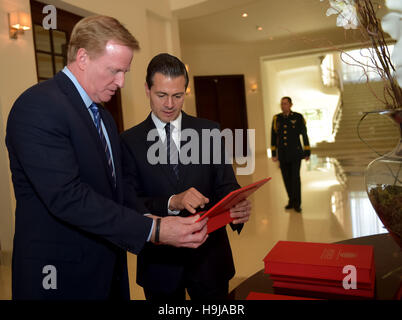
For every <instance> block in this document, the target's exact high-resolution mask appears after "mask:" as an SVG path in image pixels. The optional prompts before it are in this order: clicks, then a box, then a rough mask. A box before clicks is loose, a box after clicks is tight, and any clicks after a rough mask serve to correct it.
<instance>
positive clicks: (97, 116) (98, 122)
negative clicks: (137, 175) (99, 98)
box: [89, 103, 116, 188]
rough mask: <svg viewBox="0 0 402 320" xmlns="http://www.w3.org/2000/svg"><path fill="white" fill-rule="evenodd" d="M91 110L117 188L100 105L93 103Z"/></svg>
mask: <svg viewBox="0 0 402 320" xmlns="http://www.w3.org/2000/svg"><path fill="white" fill-rule="evenodd" d="M89 109H90V110H91V112H92V114H93V116H94V123H95V126H96V130H98V133H99V137H100V139H101V142H102V146H103V149H104V151H105V154H106V160H107V165H108V167H109V171H110V173H111V175H112V178H113V182H114V187H115V188H116V175H115V172H114V170H113V164H112V155H111V153H110V150H109V147H108V145H107V142H106V138H105V135H104V134H103V130H102V126H101V116H100V113H99V108H98V105H97V104H96V103H92V104H91V105H90V106H89Z"/></svg>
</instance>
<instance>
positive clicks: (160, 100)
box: [122, 54, 251, 301]
mask: <svg viewBox="0 0 402 320" xmlns="http://www.w3.org/2000/svg"><path fill="white" fill-rule="evenodd" d="M187 85H188V75H187V71H186V68H185V66H184V64H183V63H182V62H181V61H180V60H179V59H178V58H176V57H174V56H171V55H169V54H159V55H157V56H156V57H154V58H153V59H152V60H151V62H150V63H149V65H148V69H147V80H146V84H145V87H146V94H147V96H148V97H149V99H150V106H151V110H152V112H151V113H150V115H149V116H148V118H147V119H146V120H145V121H143V122H142V123H140V124H139V125H137V126H135V127H133V128H131V129H130V130H128V131H126V132H124V133H123V134H122V152H123V172H124V179H125V182H126V184H125V185H126V187H125V201H126V203H127V205H129V206H135V204H136V202H135V197H134V198H133V197H132V195H135V194H137V193H138V197H139V198H140V199H142V200H143V202H144V204H145V206H146V207H147V208H148V209H149V211H151V212H153V213H154V214H156V215H159V216H161V217H166V216H170V215H180V216H188V215H191V214H194V213H195V212H196V210H197V209H199V208H204V209H207V208H208V207H210V206H212V205H214V204H215V203H216V202H218V201H219V200H220V199H221V198H223V197H224V196H226V195H227V194H228V193H229V192H231V191H233V190H235V189H238V188H239V185H238V183H237V181H236V178H235V175H234V172H233V168H232V166H231V165H230V164H226V163H225V157H224V154H223V152H222V150H221V149H219V153H222V154H219V158H220V159H221V161H213V159H210V158H209V157H208V160H211V161H205V162H204V161H203V160H205V157H203V154H204V153H205V152H207V151H208V152H209V151H211V153H210V156H211V158H213V157H214V155H213V149H215V150H216V148H214V146H212V145H211V144H210V143H209V142H211V141H208V143H205V142H207V141H205V137H204V138H202V137H203V135H202V131H203V130H214V129H215V130H219V125H218V124H217V123H215V122H212V121H209V120H206V119H200V118H195V117H191V116H189V115H187V114H186V113H185V112H183V111H182V106H183V102H184V96H185V92H186V88H187ZM185 130H187V132H189V130H191V131H192V132H193V133H194V135H195V136H197V137H199V144H195V145H192V146H191V145H190V146H191V148H186V150H190V149H191V152H193V153H194V154H192V155H191V156H190V157H191V158H192V159H193V160H194V157H193V156H194V155H195V154H198V157H197V159H196V161H192V162H191V161H190V163H186V164H185V163H183V161H181V160H182V159H183V158H184V156H185V155H183V154H180V157H178V155H177V153H178V152H179V150H180V149H181V148H182V150H183V148H185V147H187V146H188V144H191V143H192V142H194V141H191V139H189V140H188V141H185V140H186V139H185V138H184V137H181V135H184V134H183V133H184V132H185ZM152 131H154V132H157V134H156V135H155V136H157V137H158V139H160V140H159V141H162V142H163V144H164V145H165V148H166V150H167V158H168V161H167V163H164V161H163V159H162V155H161V154H162V153H163V149H160V150H159V151H160V154H159V156H160V157H161V159H160V160H161V161H160V163H158V164H154V163H153V162H154V159H152V152H150V150H151V149H152V146H153V144H154V143H155V142H154V141H149V140H150V139H149V137H148V135H149V134H150V133H151V132H152ZM190 136H191V135H190ZM206 139H209V138H206ZM206 145H209V146H210V147H211V150H205V146H206ZM172 150H176V156H175V153H174V152H172ZM191 152H190V153H191ZM178 158H180V161H178ZM174 159H176V161H173V160H174ZM132 199H134V200H132ZM250 211H251V205H250V202H249V201H248V200H244V201H243V202H241V203H239V204H238V205H236V206H235V207H233V208H232V209H231V212H232V213H231V215H232V217H233V218H235V220H234V221H233V223H232V224H231V226H232V228H233V229H234V230H237V231H238V232H239V233H240V230H241V228H242V226H243V223H244V222H246V221H248V218H249V215H250ZM137 272H138V273H137V282H138V284H140V285H141V286H142V287H143V288H144V292H145V296H146V298H147V299H151V300H165V301H166V300H183V299H184V298H185V289H187V291H188V293H189V295H190V297H191V299H225V298H226V297H227V294H228V283H229V280H230V279H231V278H232V277H233V276H234V274H235V268H234V264H233V258H232V252H231V249H230V244H229V239H228V236H227V233H226V228H220V229H218V230H216V231H214V232H212V233H211V234H209V238H208V239H207V241H206V242H205V243H204V244H203V245H202V246H200V247H199V248H197V249H195V250H192V251H189V250H186V249H183V250H182V249H180V248H172V247H166V246H160V245H154V244H147V245H146V247H145V248H144V250H143V251H142V252H141V253H140V255H139V256H138V267H137Z"/></svg>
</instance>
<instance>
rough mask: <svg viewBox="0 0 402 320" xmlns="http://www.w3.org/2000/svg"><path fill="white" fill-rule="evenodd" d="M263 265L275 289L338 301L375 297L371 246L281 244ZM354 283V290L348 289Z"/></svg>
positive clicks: (292, 242) (286, 242) (284, 242)
mask: <svg viewBox="0 0 402 320" xmlns="http://www.w3.org/2000/svg"><path fill="white" fill-rule="evenodd" d="M264 263H265V273H268V274H269V275H270V278H271V279H272V280H273V287H274V288H282V289H290V290H291V291H294V290H295V291H300V292H301V291H302V292H307V293H308V292H310V293H324V294H329V295H330V296H339V297H341V296H343V297H353V296H354V297H362V298H373V296H374V285H375V266H374V252H373V247H372V246H367V245H346V244H326V243H312V242H295V241H279V242H278V243H277V244H276V245H275V246H274V247H273V248H272V250H271V251H270V252H269V253H268V255H267V256H266V257H265V258H264ZM345 267H346V268H345ZM353 268H354V269H353ZM354 270H355V272H354ZM353 275H355V276H356V277H353ZM353 280H355V282H354V281H353ZM352 282H354V283H355V287H356V288H355V289H354V288H353V287H352V288H348V287H349V286H350V285H351V284H352ZM347 288H348V289H347ZM281 291H283V290H281ZM321 296H323V295H321ZM324 297H325V295H324Z"/></svg>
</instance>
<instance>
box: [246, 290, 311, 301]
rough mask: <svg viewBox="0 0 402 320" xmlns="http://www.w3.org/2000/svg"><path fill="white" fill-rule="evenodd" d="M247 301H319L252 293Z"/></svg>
mask: <svg viewBox="0 0 402 320" xmlns="http://www.w3.org/2000/svg"><path fill="white" fill-rule="evenodd" d="M246 300H317V299H313V298H305V297H295V296H286V295H281V294H272V293H262V292H253V291H251V292H250V293H249V294H248V296H247V298H246Z"/></svg>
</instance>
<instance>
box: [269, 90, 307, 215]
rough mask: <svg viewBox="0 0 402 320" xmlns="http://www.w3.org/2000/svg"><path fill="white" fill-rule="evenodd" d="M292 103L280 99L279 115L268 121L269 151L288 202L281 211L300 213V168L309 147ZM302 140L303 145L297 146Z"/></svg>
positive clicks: (303, 122) (304, 130)
mask: <svg viewBox="0 0 402 320" xmlns="http://www.w3.org/2000/svg"><path fill="white" fill-rule="evenodd" d="M292 105H293V104H292V99H291V98H290V97H283V98H282V99H281V109H282V113H278V114H277V115H275V116H274V118H273V120H272V130H271V151H272V159H273V160H274V161H278V160H279V164H280V168H281V172H282V177H283V181H284V183H285V187H286V192H287V193H288V197H289V202H288V204H287V205H286V207H285V209H291V208H294V209H295V210H296V211H297V212H301V183H300V164H301V160H302V159H306V160H309V159H310V143H309V140H308V136H307V129H306V121H305V120H304V118H303V115H301V114H300V113H297V112H293V111H291V110H290V109H291V107H292ZM300 135H302V137H303V145H304V148H303V147H302V145H301V142H300Z"/></svg>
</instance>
